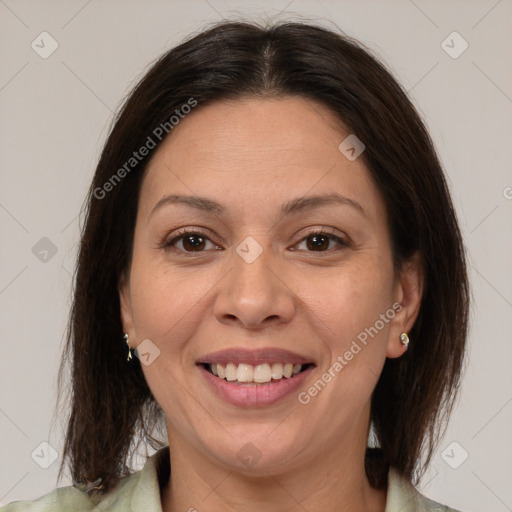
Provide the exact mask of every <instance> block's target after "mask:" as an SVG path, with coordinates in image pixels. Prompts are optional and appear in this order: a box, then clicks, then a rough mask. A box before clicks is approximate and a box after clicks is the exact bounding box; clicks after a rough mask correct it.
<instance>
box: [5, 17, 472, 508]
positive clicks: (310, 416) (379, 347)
mask: <svg viewBox="0 0 512 512" xmlns="http://www.w3.org/2000/svg"><path fill="white" fill-rule="evenodd" d="M467 315H468V284H467V275H466V267H465V259H464V251H463V246H462V241H461V235H460V232H459V228H458V225H457V221H456V216H455V213H454V209H453V206H452V202H451V199H450V196H449V192H448V189H447V186H446V183H445V179H444V176H443V171H442V169H441V166H440V163H439V161H438V158H437V156H436V153H435V151H434V149H433V146H432V143H431V140H430V138H429V136H428V134H427V132H426V129H425V127H424V125H423V123H422V121H421V120H420V118H419V116H418V114H417V113H416V112H415V110H414V107H413V106H412V104H411V103H410V101H409V100H408V99H407V97H406V95H405V94H404V92H403V91H402V89H401V88H400V86H399V85H398V84H397V83H396V81H395V80H394V79H393V78H392V76H391V75H390V74H389V72H387V71H386V70H385V69H384V67H383V66H382V65H381V64H380V63H378V62H377V61H376V60H375V58H373V57H372V56H371V55H370V54H369V53H368V52H367V51H366V50H364V49H363V48H362V47H361V45H359V44H358V43H356V42H354V41H352V40H349V39H348V38H346V37H342V36H340V35H338V34H335V33H333V32H330V31H327V30H325V29H322V28H319V27H315V26H311V25H302V24H293V23H290V24H281V25H275V26H272V27H270V28H261V27H258V26H256V25H252V24H242V23H226V22H225V23H221V24H219V25H217V26H215V27H213V28H212V29H210V30H207V31H205V32H203V33H201V34H199V35H198V36H196V37H194V38H192V39H190V40H189V41H187V42H185V43H183V44H182V45H180V46H178V47H176V48H174V49H172V50H171V51H169V52H168V53H166V54H165V55H163V56H162V57H161V58H160V59H159V60H158V61H157V62H156V63H155V64H154V65H153V66H152V68H151V69H150V70H149V72H148V73H147V74H146V75H145V76H144V78H143V79H142V80H141V82H140V83H139V84H138V85H137V87H136V88H135V90H134V91H133V92H132V94H131V95H130V97H129V98H128V100H127V101H126V103H125V105H124V107H123V108H122V111H121V112H120V114H119V116H118V117H117V119H116V121H115V124H114V126H113V129H112V131H111V134H110V136H109V138H108V140H107V142H106V145H105V148H104V150H103V153H102V155H101V158H100V162H99V164H98V167H97V170H96V174H95V177H94V180H93V183H92V185H91V189H90V193H89V197H88V204H87V217H86V222H85V226H84V229H83V233H82V241H81V246H80V254H79V258H78V268H77V275H76V287H75V295H74V304H73V310H72V316H71V322H70V331H69V341H68V345H67V349H66V352H65V354H64V363H65V362H66V361H67V360H69V361H70V362H71V370H72V392H71V405H72V408H71V414H70V418H69V423H68V430H67V436H66V441H65V452H64V461H65V462H67V463H68V465H69V468H70V471H71V475H72V477H73V480H74V481H75V482H76V485H75V486H70V487H67V488H63V489H59V490H56V491H54V492H53V493H50V494H48V495H47V496H44V497H42V498H41V499H40V500H37V501H35V502H18V503H13V504H11V505H8V506H7V507H6V508H5V509H2V510H5V511H6V512H13V511H18V510H29V509H30V510H34V511H38V510H50V509H51V510H55V511H58V510H111V511H117V510H134V511H138V510H144V511H163V512H176V511H178V510H189V511H194V510H198V511H202V510H208V511H217V510H223V511H224V510H237V511H247V512H249V511H256V510H258V511H259V510H265V511H274V510H276V511H277V510H279V511H282V510H287V511H295V510H297V511H298V510H315V511H317V510H326V511H331V510H332V511H345V510H346V511H355V510H361V511H363V510H364V511H371V512H377V511H379V512H383V511H384V512H391V511H399V510H400V511H402V512H405V511H420V510H421V511H422V510H441V507H442V506H441V505H439V504H436V503H434V502H433V501H431V500H428V499H427V498H425V497H423V496H422V495H421V494H419V493H418V492H417V491H416V490H415V489H414V487H413V484H414V483H417V481H418V479H419V477H420V476H421V474H422V472H423V470H424V468H425V467H426V465H427V464H428V462H429V460H430V458H431V456H432V453H433V450H434V448H435V446H436V443H437V440H438V438H439V435H440V433H441V431H442V426H443V425H444V424H445V421H446V419H447V417H448V414H449V412H450V410H451V407H452V404H453V400H454V398H455V394H456V391H457V388H458V385H459V381H460V376H461V369H462V367H463V358H464V347H465V341H466V332H467ZM133 351H135V355H136V356H137V357H133ZM163 424H165V427H166V436H167V441H168V447H162V443H160V442H159V441H158V439H157V437H158V431H159V426H162V425H163ZM141 440H142V441H144V442H146V443H148V444H149V445H151V446H152V447H154V448H160V449H159V450H158V451H157V453H155V454H154V455H153V456H152V457H151V458H150V459H149V460H148V461H147V462H146V465H145V467H144V469H143V470H142V471H139V472H135V473H132V474H130V469H129V467H130V460H131V456H132V454H133V452H134V449H135V448H136V446H137V441H141ZM61 469H63V468H61ZM171 469H172V471H171ZM443 510H453V509H449V508H443Z"/></svg>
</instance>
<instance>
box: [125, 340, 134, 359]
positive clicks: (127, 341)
mask: <svg viewBox="0 0 512 512" xmlns="http://www.w3.org/2000/svg"><path fill="white" fill-rule="evenodd" d="M124 341H125V342H126V344H127V345H128V357H127V358H126V360H127V361H129V360H130V359H132V349H131V348H130V339H129V338H128V334H125V335H124Z"/></svg>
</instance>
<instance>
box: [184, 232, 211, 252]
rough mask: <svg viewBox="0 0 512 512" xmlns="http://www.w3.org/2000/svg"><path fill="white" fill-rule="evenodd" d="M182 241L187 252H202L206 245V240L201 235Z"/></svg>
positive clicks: (186, 237) (189, 236) (191, 236)
mask: <svg viewBox="0 0 512 512" xmlns="http://www.w3.org/2000/svg"><path fill="white" fill-rule="evenodd" d="M182 240H183V248H184V249H185V250H186V251H201V250H203V249H204V247H205V245H206V241H205V238H204V237H202V236H199V235H187V236H185V237H183V239H182Z"/></svg>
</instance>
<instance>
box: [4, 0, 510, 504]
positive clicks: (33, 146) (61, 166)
mask: <svg viewBox="0 0 512 512" xmlns="http://www.w3.org/2000/svg"><path fill="white" fill-rule="evenodd" d="M242 17H248V18H252V19H267V18H272V19H276V20H286V19H294V20H297V19H302V20H305V21H315V20H320V21H319V22H320V23H322V24H324V25H326V26H328V27H331V28H334V26H335V25H337V26H338V27H340V28H341V29H342V30H343V31H345V32H346V33H348V34H349V35H352V36H355V37H356V38H358V39H360V40H361V41H363V42H364V43H365V44H366V45H367V46H369V47H370V48H371V49H373V50H374V51H375V53H376V54H377V55H378V56H380V57H381V58H382V59H383V60H384V61H385V62H386V63H387V64H388V65H389V67H390V68H391V69H392V70H393V72H394V73H395V74H396V76H397V77H398V79H399V80H400V81H401V83H402V84H403V85H404V86H405V88H406V89H407V90H408V91H409V92H410V95H411V97H412V99H413V101H414V102H415V104H416V105H417V106H418V108H419V110H420V112H421V113H422V115H423V116H424V118H425V120H426V122H427V124H428V126H429V128H430V131H431V134H432V136H433V138H434V141H435V143H436V146H437V148H438V150H439V152H440V155H441V158H442V161H443V163H444V166H445V168H446V172H447V174H448V177H449V181H450V185H451V189H452V192H453V198H454V201H455V204H456V208H457V210H458V214H459V217H460V223H461V227H462V230H463V233H464V238H465V241H466V244H467V247H468V252H469V259H470V271H471V280H472V288H473V296H474V303H473V308H472V328H471V335H470V359H469V364H468V367H467V372H466V376H465V380H464V384H463V388H462V394H461V397H460V400H459V402H458V406H457V408H456V410H455V411H454V414H453V416H452V418H451V422H450V425H449V428H448V431H447V433H446V436H445V437H444V439H443V441H442V442H441V444H440V448H439V450H438V452H437V453H436V456H435V458H434V460H433V462H432V464H431V466H430V468H429V472H428V474H427V476H426V477H425V479H424V481H423V483H422V486H421V490H422V491H423V492H424V493H425V494H426V495H428V496H430V497H432V498H434V499H437V500H439V501H441V502H444V503H447V504H450V505H452V506H455V507H456V508H460V509H462V510H464V511H467V512H471V511H473V512H476V511H482V510H493V511H494V512H502V511H510V510H512V489H511V485H510V482H511V477H512V457H511V455H512V437H511V436H510V432H511V425H512V385H511V384H512V375H511V372H510V362H511V361H512V343H511V342H510V340H511V339H512V337H511V334H512V332H511V331H512V329H511V323H512V322H511V317H512V315H511V312H512V311H511V308H512V280H511V279H510V270H511V261H512V259H511V258H510V254H511V252H512V250H511V249H512V229H511V216H512V188H511V187H512V173H511V170H510V163H511V161H512V158H511V157H512V155H511V153H512V149H511V148H512V145H511V140H512V137H511V135H512V117H511V113H512V88H511V84H512V66H511V65H510V55H511V53H512V36H511V30H510V20H511V19H512V2H511V1H510V0H501V1H483V0H481V1H426V0H414V1H412V0H402V1H380V2H377V1H373V2H371V1H368V0H367V1H359V2H355V1H336V2H334V1H329V0H321V1H301V0H295V1H293V0H292V1H290V0H285V1H271V2H258V3H257V2H234V1H228V0H208V1H206V0H204V1H202V0H198V1H188V2H184V1H177V2H162V1H150V2H144V3H143V2H135V1H124V2H121V1H102V2H100V1H99V0H90V1H81V2H76V1H69V0H68V1H52V2H41V1H30V2H29V1H16V0H0V39H1V46H0V47H1V49H0V62H1V69H0V172H1V188H0V230H1V244H0V257H1V260H0V261H1V265H0V308H1V309H0V311H1V312H0V343H1V352H0V505H1V504H5V503H8V502H10V501H12V500H15V499H22V498H23V499H28V498H35V497H38V496H40V495H42V494H44V493H46V492H49V491H50V490H52V489H53V488H54V487H55V485H56V474H57V466H58V463H59V461H60V458H58V459H57V460H56V461H55V462H54V463H53V464H52V465H51V466H50V467H49V468H48V469H43V468H42V467H40V466H41V464H42V465H45V462H46V463H50V462H52V460H53V459H52V454H53V452H52V451H51V449H50V448H49V447H48V446H47V445H40V443H42V442H49V443H50V445H51V446H52V447H54V449H55V452H56V456H57V457H59V455H60V452H61V449H62V432H61V424H60V419H58V420H57V421H56V422H54V423H53V424H52V417H53V411H54V404H55V397H56V376H57V369H58V361H59V356H60V351H61V348H62V340H63V334H64V329H65V325H66V320H67V313H68V308H69V304H70V290H71V283H72V277H71V275H72V272H73V264H74V257H75V254H76V247H77V242H78V239H79V237H78V233H79V218H78V213H79V210H80V207H81V205H82V202H83V199H84V196H85V192H86V189H87V186H88V184H89V181H90V179H91V177H92V173H93V170H94V167H95V163H96V161H97V158H98V153H99V150H100V148H101V145H102V143H103V141H104V138H105V136H106V134H107V130H108V126H109V123H110V120H111V118H112V114H113V112H114V111H115V109H116V108H117V106H118V105H119V104H120V102H121V99H122V98H123V97H124V95H125V94H126V93H127V92H128V90H129V89H130V86H131V85H133V83H134V81H135V80H136V79H137V78H138V77H140V76H141V74H142V73H143V71H144V69H145V68H146V67H147V66H148V64H149V63H150V62H151V61H152V60H154V59H155V58H156V57H157V56H159V55H160V53H161V52H163V51H164V50H166V49H168V48H169V47H170V46H172V45H174V44H176V43H178V42H180V41H181V40H182V39H183V38H184V37H185V36H187V35H188V34H190V33H192V32H197V31H199V30H200V29H201V28H202V27H204V26H205V24H209V23H212V22H214V21H217V20H220V19H222V18H230V19H233V18H234V19H240V18H242ZM322 20H323V21H322ZM43 31H46V32H48V33H49V34H50V35H51V37H52V38H53V39H54V40H56V41H57V43H58V48H57V50H56V51H55V52H54V53H53V54H52V55H50V56H49V57H48V58H46V59H43V58H42V57H41V56H40V55H39V54H38V53H36V51H34V49H32V47H31V43H32V42H33V41H35V43H34V44H38V45H39V48H38V50H39V51H40V52H42V51H43V50H44V51H48V50H49V49H51V40H50V39H49V38H48V36H40V34H41V32H43ZM454 31H456V32H458V34H460V36H461V37H462V38H463V39H461V38H460V37H459V36H458V35H451V36H450V34H452V32H454ZM448 36H450V37H448ZM447 37H448V39H447ZM42 38H43V42H41V39H42ZM443 41H445V43H443ZM464 41H467V43H468V44H469V47H468V48H467V50H466V51H465V52H464V53H462V54H461V55H459V56H458V57H457V58H453V56H454V55H455V54H458V53H460V51H461V50H462V49H463V48H464V45H465V43H464ZM43 47H44V48H43ZM36 48H37V47H36ZM447 51H448V52H451V53H452V56H450V55H449V54H448V53H447ZM44 237H46V238H48V239H49V241H51V243H50V242H49V241H48V240H43V241H41V239H42V238H44ZM34 247H35V248H34ZM55 250H56V251H57V252H56V253H55V254H53V252H55ZM45 251H47V252H45ZM507 262H508V263H507ZM452 443H456V444H452ZM466 453H467V454H468V456H467V459H466V460H464V457H465V456H466ZM31 454H33V455H32V456H31ZM67 483H69V481H67V480H64V481H63V482H62V484H67Z"/></svg>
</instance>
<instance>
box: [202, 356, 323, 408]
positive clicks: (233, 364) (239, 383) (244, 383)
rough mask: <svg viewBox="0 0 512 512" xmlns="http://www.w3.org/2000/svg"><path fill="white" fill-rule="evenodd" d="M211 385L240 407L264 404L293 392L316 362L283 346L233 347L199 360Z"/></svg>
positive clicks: (271, 402) (221, 396) (216, 391)
mask: <svg viewBox="0 0 512 512" xmlns="http://www.w3.org/2000/svg"><path fill="white" fill-rule="evenodd" d="M197 367H198V368H199V370H200V372H201V374H202V375H203V376H204V377H205V379H206V382H207V383H208V384H209V385H210V388H211V389H212V390H213V391H214V392H215V394H216V395H217V396H219V397H220V398H221V399H222V400H223V401H226V402H228V403H230V404H232V405H236V406H238V407H264V406H269V405H272V404H274V403H276V402H278V401H280V400H282V399H284V398H285V397H287V396H289V395H290V394H292V393H293V392H294V391H295V390H296V389H297V388H298V387H299V386H300V385H301V383H302V382H303V381H304V380H305V379H306V378H307V376H308V375H309V373H311V371H312V370H313V369H314V368H315V367H316V364H315V363H314V362H313V361H312V360H311V359H308V358H307V357H304V356H300V355H298V354H294V353H292V352H289V351H286V350H281V349H260V350H247V349H231V350H226V351H221V352H216V353H214V354H209V355H207V356H205V357H203V358H201V359H200V360H199V361H198V362H197Z"/></svg>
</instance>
